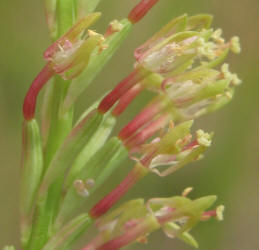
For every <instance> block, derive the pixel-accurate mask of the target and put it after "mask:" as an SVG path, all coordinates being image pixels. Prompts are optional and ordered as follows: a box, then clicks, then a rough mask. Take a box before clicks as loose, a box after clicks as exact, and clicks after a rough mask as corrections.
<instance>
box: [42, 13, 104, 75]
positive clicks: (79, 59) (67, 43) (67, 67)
mask: <svg viewBox="0 0 259 250" xmlns="http://www.w3.org/2000/svg"><path fill="white" fill-rule="evenodd" d="M100 16H101V13H98V12H97V13H91V14H88V15H87V16H85V17H83V18H81V19H80V20H79V21H78V22H77V23H76V24H75V25H74V26H73V27H72V28H71V29H70V30H69V31H68V32H67V33H66V34H64V35H63V36H62V37H61V38H59V39H58V40H57V41H56V42H54V43H53V44H52V45H51V46H50V47H49V48H48V49H47V50H46V51H45V53H44V58H45V60H46V61H48V62H49V63H50V66H51V67H52V69H53V70H54V71H55V73H56V74H60V75H61V76H62V77H63V78H64V79H72V78H74V77H76V76H78V75H79V74H80V73H81V72H82V71H83V69H84V68H85V67H86V66H87V64H88V62H89V59H90V56H91V53H92V52H93V50H94V49H96V47H98V48H100V49H101V48H102V46H103V42H104V41H105V39H104V37H103V35H101V34H98V33H96V32H94V31H92V30H89V29H87V28H88V27H89V26H91V25H92V24H94V23H95V22H96V21H97V20H98V18H99V17H100Z"/></svg>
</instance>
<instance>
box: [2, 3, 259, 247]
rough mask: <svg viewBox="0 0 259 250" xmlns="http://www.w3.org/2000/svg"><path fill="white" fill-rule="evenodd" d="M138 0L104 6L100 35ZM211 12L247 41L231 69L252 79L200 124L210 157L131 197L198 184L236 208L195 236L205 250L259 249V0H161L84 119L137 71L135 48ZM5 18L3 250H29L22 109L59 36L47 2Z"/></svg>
mask: <svg viewBox="0 0 259 250" xmlns="http://www.w3.org/2000/svg"><path fill="white" fill-rule="evenodd" d="M135 3H137V1H135V0H134V1H133V0H105V1H102V3H101V4H100V6H99V10H101V11H102V12H103V17H102V19H101V21H100V23H99V25H98V27H97V28H98V30H100V31H103V30H104V28H105V26H106V24H107V23H108V22H109V21H110V20H112V19H115V18H117V19H120V18H122V17H124V16H125V15H127V13H128V10H129V8H131V7H132V6H133V5H134V4H135ZM205 12H206V13H212V14H213V15H214V17H215V19H214V27H221V28H223V30H224V36H225V37H227V38H229V37H230V36H232V35H238V36H240V38H241V41H242V48H243V51H242V54H241V55H239V56H236V55H234V56H232V55H231V56H230V57H229V59H228V61H229V63H230V64H231V70H232V71H235V72H238V74H239V76H240V77H241V78H242V79H243V85H242V86H240V87H239V88H238V90H237V92H236V95H235V98H234V100H233V101H232V103H231V104H230V105H228V106H227V107H226V108H224V109H222V110H220V111H219V112H217V113H215V114H212V115H209V116H206V117H204V118H202V119H199V120H198V122H196V125H195V126H196V127H199V128H203V129H205V130H207V131H215V137H214V143H213V146H212V147H211V148H210V150H209V152H207V154H206V157H205V159H203V160H202V161H199V162H197V163H195V164H192V165H191V166H189V167H186V168H185V169H183V170H181V171H179V172H177V173H175V174H174V175H171V176H169V177H166V178H164V179H161V178H158V177H157V176H155V175H150V176H149V177H147V178H146V179H145V180H144V181H142V183H139V184H138V185H137V186H136V187H135V188H134V189H133V190H132V191H131V192H130V193H129V194H128V195H127V196H126V197H125V199H124V200H127V199H129V198H134V197H145V198H150V197H155V196H171V195H176V194H179V193H180V192H181V191H182V190H183V189H184V188H185V187H187V186H193V187H194V188H195V189H194V192H193V193H192V195H191V196H192V197H198V196H201V195H208V194H217V195H218V197H219V199H218V204H221V203H223V204H225V205H226V213H225V220H224V222H222V223H218V222H215V221H210V222H206V223H200V224H199V226H198V227H196V228H195V229H194V230H193V234H194V235H195V236H196V238H197V239H198V241H199V243H200V249H201V250H245V249H246V250H256V249H259V239H258V234H259V226H258V224H259V200H258V190H259V181H258V180H259V165H258V162H259V153H258V150H259V112H258V107H259V97H258V93H259V68H258V63H259V60H258V56H259V53H258V47H257V46H258V44H259V34H258V24H259V18H258V12H259V1H258V0H247V1H244V0H228V1H225V0H206V1H205V0H192V1H190V0H161V1H160V3H159V4H158V5H157V6H156V7H155V8H154V9H153V10H152V12H151V13H150V14H149V15H148V16H147V17H146V18H145V19H144V20H143V21H142V22H141V23H139V24H138V25H136V27H135V28H134V31H133V33H131V38H129V39H128V40H127V41H126V42H125V44H124V45H123V46H122V47H121V49H120V50H119V52H118V53H117V54H116V56H115V57H114V58H113V60H112V61H111V63H110V64H109V65H108V66H107V67H106V68H105V70H104V71H103V72H102V74H100V75H99V76H98V78H97V79H96V80H95V82H94V84H93V85H92V86H91V87H90V88H89V89H88V90H87V93H85V94H84V95H83V96H82V98H81V99H80V103H79V104H78V110H77V113H80V111H82V110H83V109H84V108H85V107H86V106H87V105H88V104H89V103H91V102H92V101H93V100H94V99H95V98H96V97H98V96H100V95H101V94H102V93H103V92H104V91H106V90H108V89H110V88H111V87H112V86H114V85H115V84H116V83H117V82H118V81H119V80H120V79H121V78H123V77H124V76H125V75H126V74H127V73H129V72H130V70H131V69H132V63H133V61H134V60H133V56H132V52H133V49H134V48H135V47H136V46H138V45H139V44H141V43H142V42H143V41H145V39H147V38H148V37H149V36H150V35H151V34H152V33H153V32H155V31H156V30H157V29H158V28H159V27H160V26H161V25H162V24H165V23H166V22H167V21H169V20H170V19H171V18H172V17H175V16H177V15H180V14H183V13H188V14H198V13H205ZM0 18H1V22H0V154H1V156H0V160H1V167H0V232H1V233H0V248H1V247H3V246H4V245H5V244H15V245H16V246H17V249H19V243H18V242H19V230H18V223H19V218H18V200H19V198H18V194H19V174H20V151H21V125H22V115H21V107H22V101H23V97H24V95H25V92H26V90H27V88H28V87H29V85H30V82H31V80H32V79H33V78H34V77H35V75H36V74H37V72H38V71H39V70H40V69H41V67H42V66H43V64H44V61H43V59H42V52H43V51H44V49H45V48H46V47H47V46H48V45H49V39H48V32H47V28H46V25H45V20H44V11H43V1H35V0H27V1H21V0H12V1H3V0H2V1H1V2H0ZM100 90H101V91H100ZM138 106H139V104H135V105H133V107H131V110H130V111H129V112H128V113H127V114H128V115H124V116H123V117H122V120H121V124H123V123H125V122H126V120H129V116H130V117H131V116H132V115H133V113H134V112H136V111H135V110H136V109H137V108H138ZM128 169H129V165H128V164H125V167H124V168H123V169H122V170H121V171H120V172H117V173H116V174H115V175H114V176H113V179H112V180H113V181H112V182H111V181H108V182H107V184H106V187H105V189H103V190H101V191H100V192H99V193H98V195H97V196H96V199H98V198H100V197H101V196H102V195H103V192H105V190H107V188H111V187H112V186H114V185H115V184H116V183H118V182H119V180H120V178H122V176H123V175H124V174H125V172H127V171H128ZM111 183H112V184H111ZM107 186H108V187H107ZM85 240H86V238H84V239H83V240H82V242H81V243H83V242H84V241H85ZM127 249H128V250H130V249H154V250H158V249H159V250H169V249H173V250H176V249H181V250H185V249H191V248H190V247H188V246H186V245H184V244H183V243H181V242H179V241H178V240H170V239H167V238H166V237H165V236H164V235H163V233H162V232H158V233H154V234H153V235H152V237H150V238H149V244H148V245H132V246H129V247H128V248H127Z"/></svg>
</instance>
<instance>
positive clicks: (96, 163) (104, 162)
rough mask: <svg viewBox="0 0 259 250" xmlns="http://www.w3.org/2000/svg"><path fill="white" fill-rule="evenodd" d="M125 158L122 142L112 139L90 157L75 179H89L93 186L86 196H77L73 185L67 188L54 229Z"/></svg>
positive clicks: (125, 152) (115, 138)
mask: <svg viewBox="0 0 259 250" xmlns="http://www.w3.org/2000/svg"><path fill="white" fill-rule="evenodd" d="M127 156H128V152H127V150H126V149H125V147H124V146H123V144H122V142H121V141H120V140H119V139H118V138H117V137H113V138H111V139H110V140H109V141H108V142H107V143H105V144H104V146H103V147H102V148H101V149H100V150H99V151H97V152H96V153H95V154H94V155H93V156H92V157H91V159H90V160H89V161H88V162H87V163H86V165H85V166H84V168H83V169H82V170H81V172H80V174H79V175H78V177H77V178H78V180H82V181H86V180H89V179H91V180H93V181H94V186H93V187H92V188H90V189H88V190H87V193H88V194H87V195H81V194H79V193H78V191H77V190H76V189H75V187H74V185H71V186H70V187H69V189H68V191H67V194H66V196H65V198H64V201H63V204H62V206H61V209H60V212H59V215H58V218H57V223H56V228H59V227H60V225H61V224H63V222H64V221H66V220H67V218H68V217H69V216H70V215H71V213H72V212H74V210H75V209H77V208H79V207H80V206H81V205H82V204H84V203H85V201H86V200H87V199H88V197H89V196H91V194H93V193H94V192H95V190H96V189H97V188H99V187H100V186H101V185H102V184H103V183H104V182H105V180H107V179H108V177H109V176H110V175H111V174H112V173H113V172H114V171H115V170H116V168H117V167H118V166H119V165H120V164H121V163H122V162H123V161H124V160H125V159H126V158H127Z"/></svg>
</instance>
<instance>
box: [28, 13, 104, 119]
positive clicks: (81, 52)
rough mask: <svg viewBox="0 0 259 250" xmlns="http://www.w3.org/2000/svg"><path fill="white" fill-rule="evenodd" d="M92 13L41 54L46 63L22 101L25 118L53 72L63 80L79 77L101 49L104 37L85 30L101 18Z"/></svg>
mask: <svg viewBox="0 0 259 250" xmlns="http://www.w3.org/2000/svg"><path fill="white" fill-rule="evenodd" d="M100 15H101V14H100V13H92V14H89V15H87V16H85V17H84V18H81V19H80V20H79V21H78V22H77V23H76V24H75V25H74V26H73V27H72V28H71V29H70V30H69V31H68V32H67V33H65V34H64V35H63V36H62V37H61V38H59V39H58V40H57V41H56V42H54V43H53V44H52V45H51V46H50V47H49V48H47V50H46V51H45V53H44V58H45V59H46V61H47V64H46V65H45V67H44V68H43V69H42V71H41V72H40V73H39V74H38V76H37V77H36V78H35V80H34V81H33V83H32V85H31V87H30V89H29V91H28V92H27V95H26V97H25V100H24V105H23V113H24V117H25V119H26V120H31V119H32V118H33V117H34V113H35V108H36V101H37V96H38V94H39V92H40V90H41V89H42V87H43V86H44V85H45V84H46V83H47V82H48V80H49V79H50V78H51V77H52V76H53V75H54V74H59V75H61V76H62V77H63V78H64V79H71V78H74V77H76V76H78V75H79V74H80V73H81V72H82V71H83V70H84V69H85V67H87V64H88V62H89V59H90V56H91V54H92V52H93V51H94V50H95V49H96V48H97V47H98V48H99V49H102V48H103V43H104V41H105V39H104V37H103V36H102V35H100V34H98V33H96V32H94V31H91V30H87V28H88V27H89V26H90V25H92V24H93V23H94V22H96V21H97V19H98V18H99V17H100Z"/></svg>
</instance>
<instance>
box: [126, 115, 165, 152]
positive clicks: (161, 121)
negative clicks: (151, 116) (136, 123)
mask: <svg viewBox="0 0 259 250" xmlns="http://www.w3.org/2000/svg"><path fill="white" fill-rule="evenodd" d="M168 122H169V115H162V116H160V117H159V118H157V119H156V120H154V121H152V122H150V123H149V124H148V125H147V126H146V127H145V128H143V129H142V130H141V131H140V132H138V133H137V134H135V135H133V136H132V137H130V138H129V139H128V140H127V141H126V142H125V146H126V147H127V148H130V149H133V148H134V147H138V146H139V145H141V144H143V143H144V142H145V141H146V140H147V139H149V138H150V137H152V136H153V135H154V134H155V133H156V132H157V131H159V130H160V129H162V128H163V127H164V126H165V125H166V124H167V123H168Z"/></svg>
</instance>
